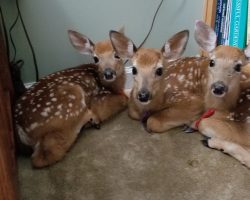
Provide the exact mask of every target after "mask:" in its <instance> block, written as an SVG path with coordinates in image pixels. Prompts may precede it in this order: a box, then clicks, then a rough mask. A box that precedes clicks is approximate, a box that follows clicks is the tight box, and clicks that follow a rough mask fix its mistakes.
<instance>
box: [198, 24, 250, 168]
mask: <svg viewBox="0 0 250 200" xmlns="http://www.w3.org/2000/svg"><path fill="white" fill-rule="evenodd" d="M195 38H196V41H197V43H198V44H199V45H200V47H201V48H202V49H203V50H205V51H206V52H207V53H208V54H209V57H210V65H209V67H208V74H207V79H208V81H207V83H206V84H207V92H206V95H205V99H204V100H205V108H206V109H209V111H210V114H212V116H210V117H209V115H208V116H206V117H208V118H205V119H203V117H202V118H201V119H200V120H198V121H197V122H196V126H197V127H198V130H199V131H200V132H201V133H202V134H203V135H205V136H206V137H207V138H206V139H205V140H203V144H204V145H205V146H207V147H210V148H213V149H218V150H222V151H223V152H225V153H227V154H229V155H231V156H233V157H234V158H236V159H238V160H239V161H240V162H241V163H242V164H244V165H246V166H247V167H250V81H249V80H250V79H248V80H245V81H242V82H241V74H242V72H241V71H242V70H243V69H244V68H243V66H244V65H246V64H247V63H248V62H249V61H248V59H249V58H250V45H248V46H247V47H246V48H245V49H244V50H240V49H238V48H236V47H230V46H218V47H216V34H215V32H214V31H213V30H212V29H211V28H210V27H209V26H208V25H206V24H204V23H203V22H201V21H198V22H197V23H196V26H195ZM211 111H212V112H211ZM207 113H208V112H206V113H205V115H206V114H207Z"/></svg>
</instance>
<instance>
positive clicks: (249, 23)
mask: <svg viewBox="0 0 250 200" xmlns="http://www.w3.org/2000/svg"><path fill="white" fill-rule="evenodd" d="M247 12H248V15H247V40H246V45H248V43H249V42H250V1H248V11H247Z"/></svg>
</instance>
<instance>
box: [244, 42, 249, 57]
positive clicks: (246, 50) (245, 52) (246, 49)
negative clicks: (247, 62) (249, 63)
mask: <svg viewBox="0 0 250 200" xmlns="http://www.w3.org/2000/svg"><path fill="white" fill-rule="evenodd" d="M244 54H245V56H246V57H247V58H248V59H249V58H250V42H249V43H248V45H247V47H246V48H245V49H244Z"/></svg>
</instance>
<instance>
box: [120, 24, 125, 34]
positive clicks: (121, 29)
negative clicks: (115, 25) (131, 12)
mask: <svg viewBox="0 0 250 200" xmlns="http://www.w3.org/2000/svg"><path fill="white" fill-rule="evenodd" d="M118 32H119V33H122V34H125V27H124V26H122V27H121V28H119V29H118Z"/></svg>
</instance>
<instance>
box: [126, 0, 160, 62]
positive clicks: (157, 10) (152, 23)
mask: <svg viewBox="0 0 250 200" xmlns="http://www.w3.org/2000/svg"><path fill="white" fill-rule="evenodd" d="M162 3H163V0H161V2H160V3H159V5H158V7H157V9H156V11H155V14H154V17H153V20H152V22H151V25H150V28H149V31H148V33H147V35H146V37H145V38H144V40H143V41H142V42H141V44H140V45H139V47H138V49H140V48H141V47H142V46H143V45H144V44H145V42H146V41H147V39H148V37H149V35H150V34H151V32H152V30H153V27H154V23H155V19H156V16H157V14H158V12H159V10H160V8H161V5H162ZM127 62H128V60H126V61H125V62H124V65H125V64H126V63H127Z"/></svg>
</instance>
